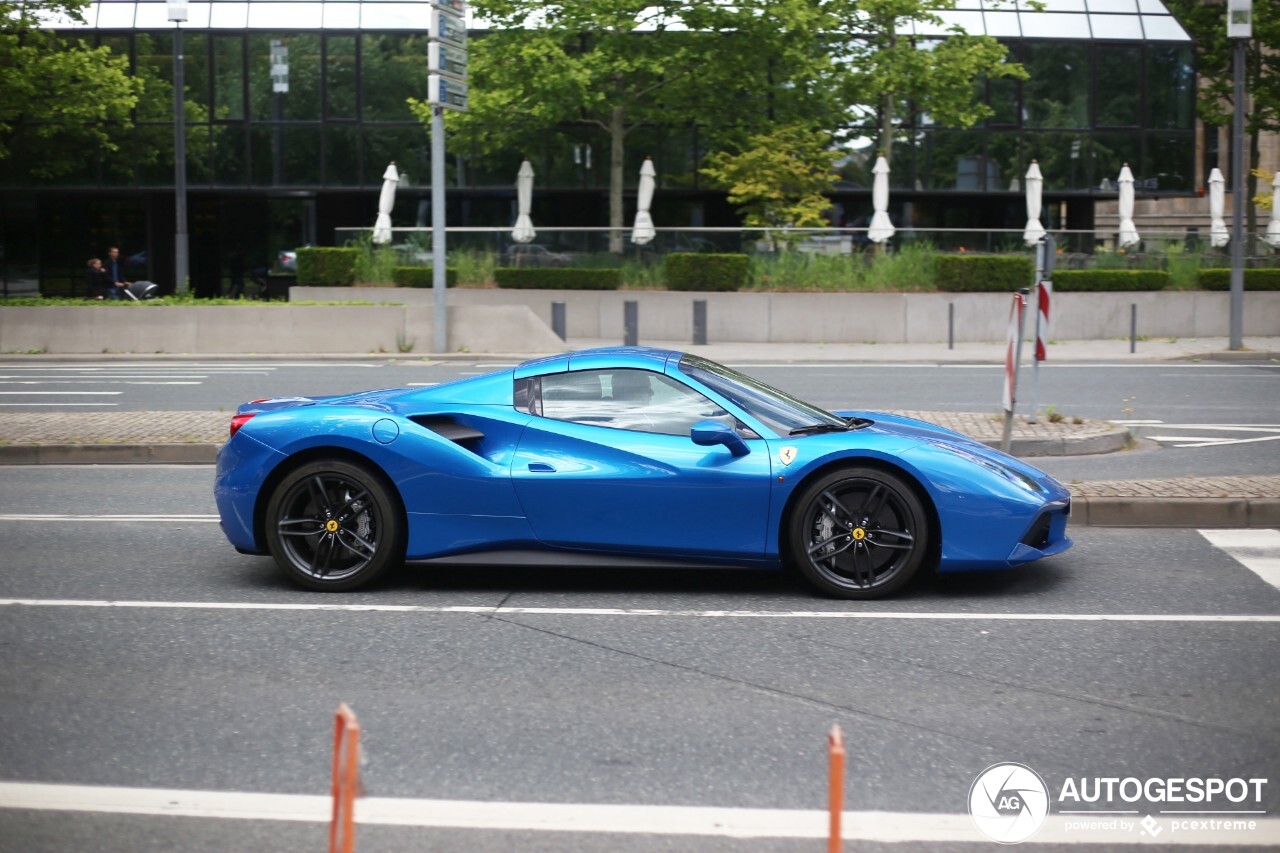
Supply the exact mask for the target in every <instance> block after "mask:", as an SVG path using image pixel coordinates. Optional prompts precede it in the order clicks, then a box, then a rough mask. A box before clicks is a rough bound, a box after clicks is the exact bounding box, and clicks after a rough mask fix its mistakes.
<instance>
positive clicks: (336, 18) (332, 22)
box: [324, 3, 360, 30]
mask: <svg viewBox="0 0 1280 853" xmlns="http://www.w3.org/2000/svg"><path fill="white" fill-rule="evenodd" d="M324 27H325V29H327V30H358V29H360V4H359V3H325V4H324Z"/></svg>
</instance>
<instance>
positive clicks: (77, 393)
mask: <svg viewBox="0 0 1280 853" xmlns="http://www.w3.org/2000/svg"><path fill="white" fill-rule="evenodd" d="M123 393H124V392H123V391H0V394H12V395H14V396H20V397H33V396H42V395H49V396H53V395H57V396H60V397H117V396H119V395H121V394H123Z"/></svg>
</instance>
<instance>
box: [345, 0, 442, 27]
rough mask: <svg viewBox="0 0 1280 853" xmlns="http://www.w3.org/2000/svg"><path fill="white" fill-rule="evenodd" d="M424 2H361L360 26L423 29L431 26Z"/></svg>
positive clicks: (427, 7)
mask: <svg viewBox="0 0 1280 853" xmlns="http://www.w3.org/2000/svg"><path fill="white" fill-rule="evenodd" d="M430 9H431V7H430V6H428V5H427V4H425V3H362V4H361V6H360V27H361V29H366V30H425V29H427V28H429V27H430V26H431V21H430V18H429V15H428V13H429V12H430Z"/></svg>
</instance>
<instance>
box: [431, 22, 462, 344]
mask: <svg viewBox="0 0 1280 853" xmlns="http://www.w3.org/2000/svg"><path fill="white" fill-rule="evenodd" d="M466 15H467V4H466V2H465V1H464V0H432V3H431V20H430V26H429V29H428V32H427V36H428V38H429V42H428V45H427V60H428V62H429V70H430V72H431V76H430V77H429V78H428V81H427V93H428V94H427V101H428V103H430V104H431V287H432V291H433V295H434V300H433V303H434V305H435V310H434V313H435V351H436V352H447V351H448V349H449V327H448V320H447V313H446V312H447V311H448V306H447V303H446V300H445V288H446V286H447V285H446V277H445V276H446V269H445V264H446V263H447V261H446V253H445V203H444V202H445V197H444V194H445V183H444V111H445V110H458V111H460V112H466V109H467V24H466Z"/></svg>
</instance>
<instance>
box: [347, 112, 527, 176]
mask: <svg viewBox="0 0 1280 853" xmlns="http://www.w3.org/2000/svg"><path fill="white" fill-rule="evenodd" d="M363 154H364V176H363V178H364V185H365V186H372V185H377V186H382V173H383V172H384V171H386V168H387V164H388V163H390V162H391V161H392V160H394V161H396V169H397V170H398V171H399V172H400V182H401V183H402V184H403V183H405V177H404V176H405V175H408V176H409V183H422V184H426V183H428V182H429V181H430V178H431V141H430V135H429V134H428V133H427V131H426V129H425V128H423V127H422V126H421V125H417V126H412V127H409V126H403V125H384V126H381V127H379V126H376V125H365V126H364V152H363ZM449 159H450V160H453V159H454V158H453V157H452V156H450V158H449ZM453 165H454V164H450V165H449V168H450V169H452V167H453ZM516 166H517V168H518V167H519V163H517V164H516ZM534 168H535V170H536V168H537V167H536V166H535V167H534ZM468 177H469V176H468ZM514 181H515V171H514V170H513V171H512V172H511V174H510V176H509V178H508V182H509V183H514ZM449 183H450V186H453V183H452V182H449Z"/></svg>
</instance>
